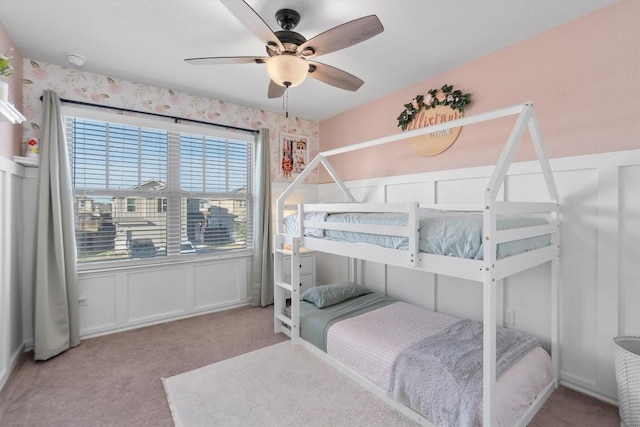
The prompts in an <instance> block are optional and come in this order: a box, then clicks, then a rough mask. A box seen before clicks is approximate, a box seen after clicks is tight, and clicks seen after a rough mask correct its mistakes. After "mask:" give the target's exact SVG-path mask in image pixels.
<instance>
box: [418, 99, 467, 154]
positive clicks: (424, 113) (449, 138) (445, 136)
mask: <svg viewBox="0 0 640 427" xmlns="http://www.w3.org/2000/svg"><path fill="white" fill-rule="evenodd" d="M463 116H464V113H462V112H460V111H458V110H453V109H451V108H450V107H448V106H446V105H437V106H436V107H434V108H429V109H428V110H425V109H422V110H421V111H420V112H419V113H418V115H417V116H416V117H415V118H414V119H413V120H412V121H411V123H409V125H408V126H407V130H408V131H409V130H414V129H420V128H423V127H427V126H431V125H435V124H438V123H444V122H449V121H451V120H455V119H459V118H461V117H463ZM461 129H462V127H461V126H458V127H456V128H452V129H445V130H442V131H438V132H432V133H427V134H425V135H421V136H415V137H413V138H409V145H410V146H411V148H412V149H413V151H415V152H416V153H418V154H420V155H422V156H435V155H436V154H440V153H442V152H443V151H444V150H446V149H447V148H449V147H451V146H452V145H453V143H454V142H455V141H456V139H457V138H458V135H460V130H461Z"/></svg>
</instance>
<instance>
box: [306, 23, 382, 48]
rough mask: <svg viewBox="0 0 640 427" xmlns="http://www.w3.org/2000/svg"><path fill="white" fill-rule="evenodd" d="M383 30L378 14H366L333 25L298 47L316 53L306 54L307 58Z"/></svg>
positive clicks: (354, 42)
mask: <svg viewBox="0 0 640 427" xmlns="http://www.w3.org/2000/svg"><path fill="white" fill-rule="evenodd" d="M383 31H384V27H383V26H382V23H381V22H380V20H379V19H378V17H377V16H376V15H369V16H364V17H362V18H359V19H354V20H353V21H349V22H347V23H344V24H342V25H338V26H337V27H333V28H331V29H330V30H327V31H325V32H324V33H321V34H318V35H317V36H315V37H314V38H312V39H311V40H307V41H306V42H305V43H303V44H301V45H300V46H299V47H298V52H301V53H302V52H304V50H305V49H309V48H310V49H312V50H313V51H314V53H313V54H311V55H305V57H307V58H313V57H315V56H320V55H326V54H327V53H331V52H335V51H337V50H340V49H344V48H346V47H349V46H353V45H354V44H357V43H360V42H363V41H365V40H367V39H370V38H371V37H373V36H375V35H377V34H380V33H381V32H383Z"/></svg>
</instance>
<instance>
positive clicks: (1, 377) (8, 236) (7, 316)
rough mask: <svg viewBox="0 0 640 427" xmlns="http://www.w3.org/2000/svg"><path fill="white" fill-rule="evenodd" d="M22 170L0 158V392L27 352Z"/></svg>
mask: <svg viewBox="0 0 640 427" xmlns="http://www.w3.org/2000/svg"><path fill="white" fill-rule="evenodd" d="M24 174H25V169H24V168H23V167H22V166H19V165H18V164H16V163H14V162H12V161H10V160H8V159H6V158H4V157H0V389H2V387H3V386H4V384H5V383H6V381H7V380H8V379H9V375H11V371H12V370H13V368H14V367H15V366H16V365H17V363H18V361H19V359H20V356H21V355H22V352H23V349H24V327H23V324H22V317H23V307H22V286H23V282H22V269H21V261H22V260H21V256H20V248H21V244H22V243H21V239H22V192H23V189H22V177H23V176H24Z"/></svg>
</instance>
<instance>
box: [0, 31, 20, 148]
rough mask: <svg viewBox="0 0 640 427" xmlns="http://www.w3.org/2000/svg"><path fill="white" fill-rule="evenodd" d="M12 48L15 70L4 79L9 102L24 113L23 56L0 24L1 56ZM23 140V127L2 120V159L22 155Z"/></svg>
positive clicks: (11, 53)
mask: <svg viewBox="0 0 640 427" xmlns="http://www.w3.org/2000/svg"><path fill="white" fill-rule="evenodd" d="M11 48H14V50H13V51H11V52H10V53H9V56H13V58H12V59H11V65H12V66H13V69H14V70H13V75H12V76H10V77H4V78H3V79H4V81H6V82H7V83H9V100H10V101H11V103H13V104H14V105H15V107H16V108H17V109H18V110H20V111H22V56H21V55H20V52H18V50H17V49H15V47H14V45H13V41H12V40H11V37H10V36H9V34H8V33H7V31H6V30H5V28H4V26H3V25H2V23H1V22H0V54H4V53H5V52H6V51H8V50H9V49H11ZM21 138H22V125H14V124H11V123H9V122H5V121H1V120H0V157H6V158H9V159H13V156H14V155H22V153H21V149H20V147H21V146H22V144H21V141H20V140H21Z"/></svg>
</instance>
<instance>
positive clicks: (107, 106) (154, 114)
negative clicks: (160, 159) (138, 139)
mask: <svg viewBox="0 0 640 427" xmlns="http://www.w3.org/2000/svg"><path fill="white" fill-rule="evenodd" d="M40 101H42V96H41V97H40ZM60 102H66V103H67V104H76V105H86V106H89V107H99V108H107V109H109V110H116V111H124V112H127V113H136V114H146V115H149V116H156V117H163V118H165V119H172V120H173V121H174V122H175V123H178V122H179V121H186V122H191V123H198V124H202V125H208V126H218V127H222V128H225V129H232V130H237V131H241V132H249V133H253V134H257V133H258V131H257V130H256V129H248V128H241V127H237V126H231V125H223V124H219V123H211V122H204V121H202V120H194V119H187V118H184V117H177V116H168V115H166V114H159V113H152V112H149V111H138V110H130V109H128V108H121V107H112V106H110V105H102V104H93V103H91V102H84V101H74V100H73V99H64V98H60Z"/></svg>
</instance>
